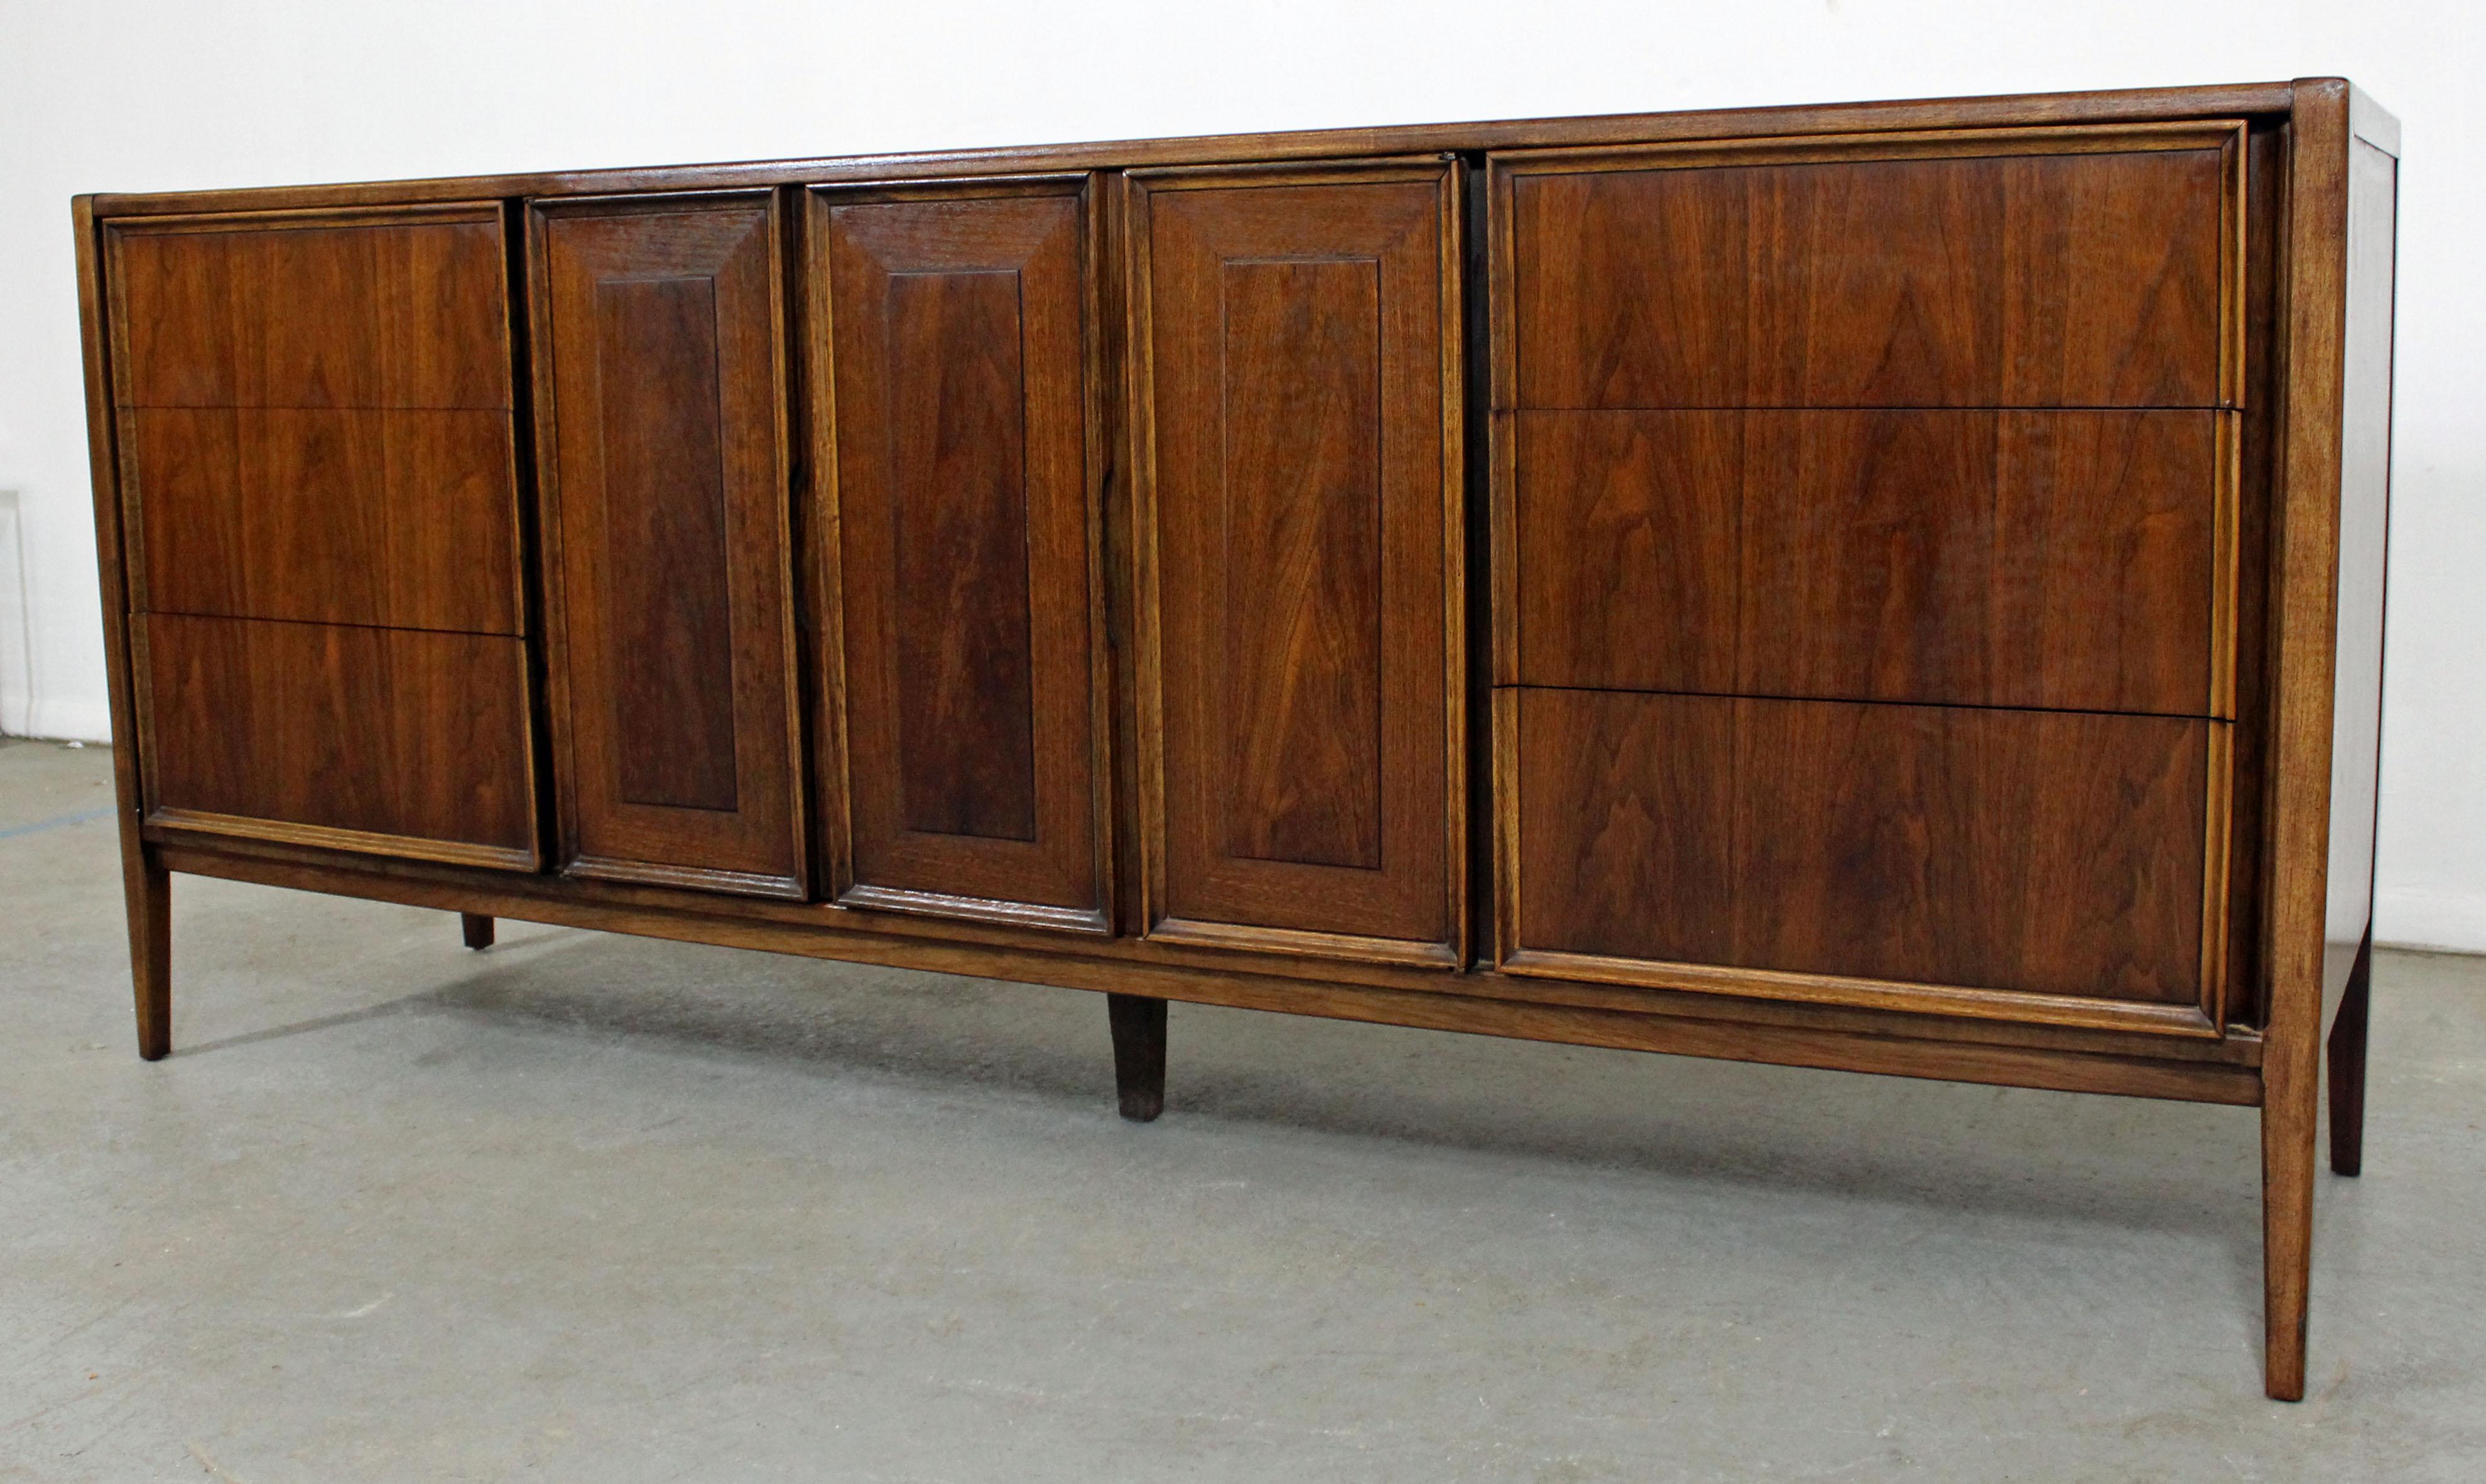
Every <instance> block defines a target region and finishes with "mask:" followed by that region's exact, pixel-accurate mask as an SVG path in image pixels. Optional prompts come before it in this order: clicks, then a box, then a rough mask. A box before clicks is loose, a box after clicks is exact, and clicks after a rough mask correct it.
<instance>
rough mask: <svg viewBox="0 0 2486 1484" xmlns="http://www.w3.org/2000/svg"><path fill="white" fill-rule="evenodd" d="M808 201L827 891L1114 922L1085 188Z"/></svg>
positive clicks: (1035, 920)
mask: <svg viewBox="0 0 2486 1484" xmlns="http://www.w3.org/2000/svg"><path fill="white" fill-rule="evenodd" d="M805 209H806V212H807V219H806V222H805V227H806V238H807V253H806V257H807V268H806V277H805V286H806V290H807V303H808V313H809V317H810V335H811V342H810V344H811V361H810V364H811V367H812V385H811V388H810V391H811V410H812V436H813V439H814V458H813V466H814V494H813V499H812V505H811V510H812V514H813V520H812V525H813V527H814V529H815V531H816V532H817V533H818V534H817V536H816V538H815V555H816V558H817V561H818V571H819V579H820V580H819V581H818V583H817V585H816V588H815V632H816V633H817V634H818V636H819V653H818V655H817V662H818V664H819V667H820V673H821V681H822V683H821V687H820V694H821V709H822V712H823V716H822V726H821V728H820V734H821V737H822V739H823V745H822V748H821V755H820V756H821V766H822V768H823V769H824V770H825V772H826V773H827V774H828V775H829V776H828V777H827V778H826V779H825V780H824V786H823V788H822V790H821V812H822V828H821V836H822V839H823V842H824V844H825V847H826V848H825V852H824V854H825V858H826V862H827V867H828V872H829V878H830V881H829V894H830V896H831V897H832V899H834V900H836V901H838V902H841V903H843V904H845V905H847V906H853V907H870V908H877V909H881V910H890V911H901V912H915V913H925V914H930V915H934V916H942V917H958V918H969V919H978V920H983V921H1000V922H1012V923H1020V924H1025V925H1032V926H1043V927H1053V928H1061V929H1066V930H1072V931H1083V932H1105V931H1108V930H1109V929H1110V924H1111V921H1112V920H1111V915H1110V900H1111V871H1110V869H1109V861H1110V841H1111V839H1112V838H1113V837H1112V829H1111V824H1110V815H1109V813H1108V809H1107V800H1108V797H1109V789H1108V786H1107V785H1108V777H1107V769H1106V768H1105V766H1104V764H1103V762H1102V760H1101V758H1102V756H1103V747H1102V743H1103V739H1104V738H1105V737H1106V736H1107V735H1109V733H1110V731H1111V727H1110V721H1109V715H1108V713H1107V711H1106V709H1105V704H1106V700H1107V698H1108V696H1109V695H1110V687H1109V684H1108V680H1107V674H1106V670H1105V664H1106V652H1107V651H1106V646H1105V644H1104V619H1103V615H1102V609H1101V600H1102V595H1103V582H1102V577H1101V572H1100V568H1099V556H1098V553H1099V538H1100V536H1101V532H1100V529H1099V526H1098V519H1099V515H1098V493H1099V481H1100V480H1101V477H1102V474H1103V469H1104V465H1105V454H1104V450H1103V442H1104V416H1105V405H1104V398H1105V392H1106V388H1105V387H1104V385H1103V379H1102V376H1101V374H1100V363H1101V359H1102V357H1101V353H1100V349H1099V338H1100V337H1099V332H1100V324H1099V316H1098V307H1097V296H1098V269H1099V264H1100V258H1101V252H1100V243H1101V227H1102V222H1101V220H1100V218H1099V215H1098V211H1097V204H1096V189H1095V185H1094V183H1093V181H1092V179H1091V177H1089V176H1086V175H1070V176H1056V177H1040V178H1035V179H1027V178H1020V179H1008V180H973V179H965V180H945V181H939V182H932V183H924V184H916V185H870V186H823V187H819V188H817V189H815V190H813V191H811V192H810V193H809V194H808V201H807V206H806V207H805Z"/></svg>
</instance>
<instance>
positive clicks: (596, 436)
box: [536, 195, 807, 896]
mask: <svg viewBox="0 0 2486 1484" xmlns="http://www.w3.org/2000/svg"><path fill="white" fill-rule="evenodd" d="M536 221H537V232H538V240H539V244H540V246H541V249H542V250H541V252H540V253H539V255H538V258H539V293H538V298H539V302H538V306H537V313H538V316H539V318H538V324H539V337H540V343H541V345H542V347H543V353H541V354H539V358H538V378H539V417H540V418H541V420H542V422H543V423H544V424H545V425H547V426H544V428H543V429H542V434H541V436H540V442H541V444H542V446H543V447H542V450H541V453H540V456H541V458H542V461H543V470H544V481H543V482H544V487H545V496H546V500H545V503H546V508H547V513H546V519H545V527H546V530H547V533H548V536H549V537H550V544H551V547H552V550H553V551H554V553H555V554H556V556H555V560H554V561H553V562H552V563H550V565H551V567H552V570H551V572H550V574H549V575H550V578H551V581H550V582H549V583H548V596H549V603H548V606H549V607H550V608H551V609H552V610H553V620H554V621H553V630H554V641H555V642H554V644H553V646H552V652H553V655H554V668H555V671H556V675H555V679H556V684H555V688H554V695H555V699H556V722H557V732H556V735H557V738H558V740H559V752H560V756H559V759H558V761H559V766H560V774H561V780H560V781H561V798H562V801H563V817H562V827H563V837H564V841H565V845H566V860H565V863H564V864H565V868H566V869H567V870H569V871H571V872H573V873H575V874H580V875H596V876H609V877H616V878H620V879H624V880H645V881H656V882H665V883H671V884H677V885H687V886H701V887H709V888H718V889H724V890H733V891H745V892H753V893H763V894H768V895H797V896H798V895H801V894H803V893H804V892H805V890H806V882H807V873H806V870H805V866H804V845H803V823H802V818H801V809H800V806H799V799H800V791H799V786H798V783H797V781H796V778H795V762H794V758H795V742H794V724H795V706H794V703H793V697H794V695H795V685H794V669H793V667H794V656H793V633H792V624H791V621H790V618H791V613H790V608H789V600H788V590H789V587H790V584H789V581H788V578H787V570H788V565H789V562H788V550H787V542H788V538H789V537H788V529H787V528H788V514H789V507H788V500H789V494H788V489H787V465H786V456H785V449H784V436H783V431H782V421H781V419H782V413H781V410H780V408H781V398H782V387H783V384H784V380H783V376H782V373H781V366H782V349H781V331H780V322H781V318H782V314H781V309H780V302H781V290H780V288H779V283H778V262H779V257H778V253H777V247H776V244H777V236H778V233H777V213H776V209H775V206H774V205H773V203H772V201H771V199H770V198H769V197H767V196H764V195H745V196H731V197H691V198H670V199H669V198H662V197H651V198H642V199H640V200H636V201H629V202H609V201H599V202H588V203H580V204H577V205H563V204H544V205H539V206H538V207H537V208H536Z"/></svg>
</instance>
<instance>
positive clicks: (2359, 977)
mask: <svg viewBox="0 0 2486 1484" xmlns="http://www.w3.org/2000/svg"><path fill="white" fill-rule="evenodd" d="M2373 974H2374V935H2373V933H2372V932H2371V931H2368V932H2367V933H2366V934H2365V941H2364V942H2362V943H2361V944H2359V945H2357V964H2356V967H2355V968H2353V969H2350V970H2349V971H2348V988H2347V992H2346V993H2345V994H2343V995H2341V996H2340V997H2339V1009H2338V1013H2337V1014H2336V1015H2335V1016H2334V1018H2333V1019H2332V1022H2331V1172H2332V1173H2333V1174H2338V1175H2353V1174H2355V1173H2357V1172H2358V1171H2359V1170H2361V1169H2362V1168H2365V1020H2366V1015H2367V1013H2368V1011H2367V1005H2368V1003H2369V999H2370V987H2371V982H2372V979H2373Z"/></svg>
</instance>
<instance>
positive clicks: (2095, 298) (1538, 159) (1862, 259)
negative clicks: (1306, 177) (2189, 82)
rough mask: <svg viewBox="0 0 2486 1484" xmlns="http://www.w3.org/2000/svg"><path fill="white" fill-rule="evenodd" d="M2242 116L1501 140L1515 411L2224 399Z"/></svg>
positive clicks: (1501, 237) (1499, 246) (2230, 354)
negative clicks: (1768, 136) (1630, 142)
mask: <svg viewBox="0 0 2486 1484" xmlns="http://www.w3.org/2000/svg"><path fill="white" fill-rule="evenodd" d="M2242 160H2243V151H2242V129H2241V126H2240V125H2237V124H2225V123H2209V124H2159V125H2146V126H2141V125H2129V126H2115V127H2087V128H2058V129H2029V130H2005V131H1986V132H1961V133H1956V134H1921V135H1905V134H1894V135H1855V136H1845V137H1837V138H1824V139H1815V140H1755V141H1744V142H1737V143H1728V144H1699V145H1675V146H1657V147H1646V148H1639V149H1613V150H1584V151H1520V152H1514V153H1510V154H1503V155H1497V156H1495V157H1494V159H1493V170H1494V179H1493V182H1492V191H1493V203H1494V206H1495V209H1496V212H1497V217H1498V220H1497V224H1496V242H1495V248H1496V251H1497V252H1498V254H1499V255H1500V256H1501V257H1502V258H1503V260H1504V261H1502V262H1498V263H1497V264H1496V265H1495V267H1496V273H1497V279H1498V282H1499V283H1500V284H1501V285H1502V286H1503V288H1504V292H1503V293H1502V294H1501V295H1499V296H1498V297H1500V298H1501V299H1502V301H1503V302H1502V304H1501V305H1500V306H1499V309H1498V314H1499V315H1500V316H1501V318H1500V323H1499V324H1498V326H1497V332H1498V333H1497V339H1498V340H1500V341H1501V342H1503V343H1504V344H1508V345H1511V346H1512V347H1513V357H1514V358H1515V365H1510V364H1506V365H1505V366H1503V367H1499V368H1497V372H1498V373H1497V376H1496V387H1495V393H1496V399H1495V405H1496V406H1502V407H1509V406H1524V407H1677V406H1680V407H1736V406H1758V407H1797V406H1812V407H1825V406H1977V407H1994V406H2188V407H2189V406H2216V405H2223V404H2225V403H2227V402H2229V401H2231V400H2232V398H2233V397H2234V396H2235V393H2236V381H2237V376H2236V372H2235V370H2234V366H2235V364H2236V363H2235V357H2236V354H2237V346H2236V342H2237V340H2238V336H2237V335H2236V334H2235V333H2234V331H2233V328H2232V326H2233V321H2234V320H2235V318H2236V315H2237V306H2238V304H2239V302H2240V300H2239V296H2238V294H2237V291H2236V286H2237V283H2238V281H2239V280H2238V275H2239V272H2240V267H2241V257H2242V249H2241V241H2240V237H2239V231H2240V229H2239V225H2238V224H2239V223H2240V221H2241V219H2242V218H2241V212H2240V210H2239V206H2238V201H2239V198H2240V196H2241V193H2242V175H2241V172H2242Z"/></svg>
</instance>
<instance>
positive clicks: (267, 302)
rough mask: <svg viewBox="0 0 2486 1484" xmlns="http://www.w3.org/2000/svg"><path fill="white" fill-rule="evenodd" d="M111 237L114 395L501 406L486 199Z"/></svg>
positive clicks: (125, 398) (503, 383) (501, 362)
mask: <svg viewBox="0 0 2486 1484" xmlns="http://www.w3.org/2000/svg"><path fill="white" fill-rule="evenodd" d="M110 242H111V251H112V255H113V262H112V275H113V283H114V288H115V293H116V313H115V320H116V322H117V324H118V326H119V331H120V337H121V340H120V346H121V355H120V358H119V365H120V370H121V375H122V380H121V390H120V400H121V401H122V402H123V403H124V405H129V406H142V407H466V408H507V407H508V406H509V405H510V388H511V375H510V349H509V331H508V325H509V316H508V309H507V305H508V302H509V300H508V289H507V286H506V284H505V282H504V270H503V261H504V255H503V248H502V237H501V229H500V215H499V212H498V210H497V208H495V207H493V206H489V205H480V206H475V205H467V206H451V207H448V208H445V209H442V208H433V209H429V210H412V209H397V210H391V211H387V212H382V213H365V214H347V215H336V216H327V217H322V216H319V215H308V216H298V215H297V216H273V217H261V218H257V219H249V218H244V219H240V220H234V219H223V220H218V219H206V220H198V219H191V220H183V219H179V218H167V219H158V220H154V221H150V222H146V223H126V224H115V226H114V227H113V228H112V229H111V232H110Z"/></svg>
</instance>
